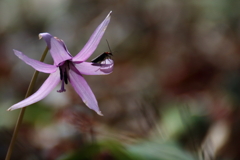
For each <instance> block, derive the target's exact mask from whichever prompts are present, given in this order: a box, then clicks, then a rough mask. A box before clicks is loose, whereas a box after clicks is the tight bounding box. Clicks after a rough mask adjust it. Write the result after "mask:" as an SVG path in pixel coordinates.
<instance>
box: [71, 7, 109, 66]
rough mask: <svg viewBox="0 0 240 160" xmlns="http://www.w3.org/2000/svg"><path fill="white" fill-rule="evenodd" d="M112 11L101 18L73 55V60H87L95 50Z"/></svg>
mask: <svg viewBox="0 0 240 160" xmlns="http://www.w3.org/2000/svg"><path fill="white" fill-rule="evenodd" d="M111 13H112V11H110V12H109V14H108V15H107V17H106V18H105V19H104V20H103V22H102V23H101V24H100V25H99V26H98V27H97V29H96V30H95V31H94V32H93V34H92V35H91V37H90V39H89V40H88V42H87V43H86V45H85V46H84V47H83V49H82V50H81V51H80V52H79V53H78V54H77V55H76V56H75V57H73V61H75V62H76V61H79V62H82V61H85V60H87V59H88V58H89V57H90V56H91V55H92V53H93V52H94V51H95V50H96V48H97V46H98V44H99V42H100V40H101V38H102V36H103V34H104V32H105V30H106V28H107V26H108V23H109V22H110V18H111Z"/></svg>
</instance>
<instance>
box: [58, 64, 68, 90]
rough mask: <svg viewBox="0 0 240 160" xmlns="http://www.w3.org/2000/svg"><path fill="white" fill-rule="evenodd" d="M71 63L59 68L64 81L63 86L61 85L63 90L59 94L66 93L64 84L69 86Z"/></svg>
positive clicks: (61, 78)
mask: <svg viewBox="0 0 240 160" xmlns="http://www.w3.org/2000/svg"><path fill="white" fill-rule="evenodd" d="M69 63H70V62H69V61H65V62H64V63H63V64H62V65H60V66H59V70H60V80H61V81H62V85H61V89H60V90H58V92H60V93H61V92H65V91H66V90H65V88H64V83H65V84H68V80H69V74H68V70H69V69H70V67H69Z"/></svg>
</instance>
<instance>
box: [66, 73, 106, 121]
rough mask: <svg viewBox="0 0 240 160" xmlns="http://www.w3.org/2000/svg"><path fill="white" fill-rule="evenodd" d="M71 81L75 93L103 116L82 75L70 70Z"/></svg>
mask: <svg viewBox="0 0 240 160" xmlns="http://www.w3.org/2000/svg"><path fill="white" fill-rule="evenodd" d="M69 77H70V78H69V81H70V83H71V84H72V86H73V88H74V89H75V91H76V92H77V93H78V95H79V96H80V97H81V98H82V100H83V102H84V103H85V104H86V105H87V106H88V107H89V108H90V109H92V110H94V111H95V112H97V114H99V115H101V116H102V113H101V111H100V110H99V108H98V103H97V100H96V98H95V96H94V94H93V92H92V90H91V88H90V87H89V85H88V84H87V82H86V81H85V79H84V78H83V77H82V75H80V74H78V73H76V72H74V71H73V70H71V69H70V70H69Z"/></svg>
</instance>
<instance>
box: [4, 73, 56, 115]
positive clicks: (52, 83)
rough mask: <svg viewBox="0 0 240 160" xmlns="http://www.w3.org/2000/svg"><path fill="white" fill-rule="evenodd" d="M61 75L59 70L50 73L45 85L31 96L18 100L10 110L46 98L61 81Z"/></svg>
mask: <svg viewBox="0 0 240 160" xmlns="http://www.w3.org/2000/svg"><path fill="white" fill-rule="evenodd" d="M59 77H60V75H59V71H56V72H54V73H52V74H50V75H49V77H48V78H47V79H46V81H45V82H44V83H43V85H42V86H41V87H40V88H39V89H38V90H37V91H36V92H35V93H34V94H33V95H31V96H30V97H28V98H26V99H24V100H22V101H20V102H18V103H17V104H14V105H13V106H11V107H10V108H9V109H8V111H11V110H14V109H18V108H23V107H26V106H28V105H30V104H33V103H36V102H38V101H40V100H42V99H43V98H45V97H46V96H47V95H48V94H49V93H50V92H51V91H52V90H53V89H54V88H55V87H56V86H57V84H58V83H59V82H60V78H59Z"/></svg>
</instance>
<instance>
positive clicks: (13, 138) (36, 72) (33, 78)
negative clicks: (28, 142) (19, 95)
mask: <svg viewBox="0 0 240 160" xmlns="http://www.w3.org/2000/svg"><path fill="white" fill-rule="evenodd" d="M47 52H48V47H46V49H45V50H44V52H43V54H42V57H41V59H40V61H41V62H43V61H44V59H45V57H46V55H47ZM38 74H39V71H35V72H34V74H33V76H32V79H31V82H30V84H29V86H28V90H27V93H26V95H25V98H27V97H29V96H30V95H31V94H32V91H33V86H34V85H35V82H36V80H37V76H38ZM25 109H26V107H24V108H22V109H21V111H20V113H19V116H18V120H17V123H16V126H15V129H14V132H13V136H12V139H11V142H10V145H9V147H8V151H7V155H6V158H5V160H10V158H11V155H12V151H13V147H14V143H15V141H16V138H17V134H18V130H19V128H20V125H21V124H22V120H23V116H24V112H25Z"/></svg>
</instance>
